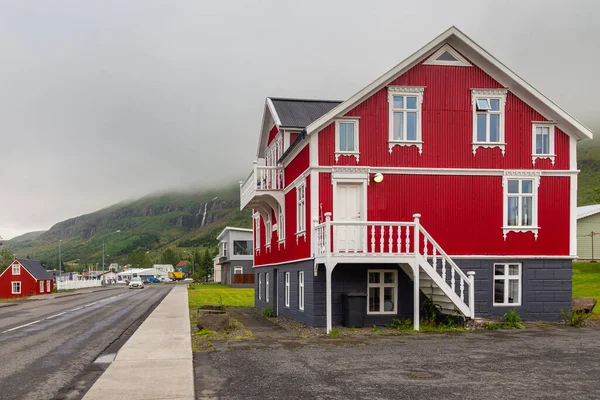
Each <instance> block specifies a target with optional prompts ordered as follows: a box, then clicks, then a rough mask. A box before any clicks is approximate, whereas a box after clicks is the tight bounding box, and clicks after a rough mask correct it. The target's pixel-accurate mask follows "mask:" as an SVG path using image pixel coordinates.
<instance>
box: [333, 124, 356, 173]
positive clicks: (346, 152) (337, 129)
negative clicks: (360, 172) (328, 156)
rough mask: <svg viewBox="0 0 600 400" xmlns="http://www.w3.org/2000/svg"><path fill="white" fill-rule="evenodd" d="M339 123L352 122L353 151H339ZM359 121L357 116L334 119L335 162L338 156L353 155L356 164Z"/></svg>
mask: <svg viewBox="0 0 600 400" xmlns="http://www.w3.org/2000/svg"><path fill="white" fill-rule="evenodd" d="M340 123H345V124H354V148H355V149H356V150H354V151H341V150H340V136H339V133H340ZM358 125H359V123H358V118H350V117H344V118H338V119H336V120H335V161H336V162H337V161H338V159H339V158H340V156H353V157H354V158H355V159H356V163H357V164H358V161H359V158H360V150H359V149H360V147H359V137H360V135H359V132H358V130H359V126H358Z"/></svg>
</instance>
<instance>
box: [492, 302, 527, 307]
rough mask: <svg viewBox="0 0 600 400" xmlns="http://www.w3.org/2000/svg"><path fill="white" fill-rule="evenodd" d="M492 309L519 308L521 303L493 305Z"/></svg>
mask: <svg viewBox="0 0 600 400" xmlns="http://www.w3.org/2000/svg"><path fill="white" fill-rule="evenodd" d="M493 307H521V303H494V304H493Z"/></svg>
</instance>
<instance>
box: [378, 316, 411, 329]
mask: <svg viewBox="0 0 600 400" xmlns="http://www.w3.org/2000/svg"><path fill="white" fill-rule="evenodd" d="M385 327H386V328H391V329H396V330H399V331H410V330H412V329H413V322H412V320H411V319H410V318H408V319H404V320H400V319H398V318H394V319H392V323H391V324H388V325H386V326H385Z"/></svg>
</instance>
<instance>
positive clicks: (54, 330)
mask: <svg viewBox="0 0 600 400" xmlns="http://www.w3.org/2000/svg"><path fill="white" fill-rule="evenodd" d="M170 289H171V287H170V286H151V287H146V288H145V289H143V290H128V289H125V288H123V289H114V290H105V291H99V292H95V293H86V294H81V295H76V296H68V297H61V298H55V299H49V300H37V301H27V302H24V303H23V304H19V305H17V306H12V307H2V308H0V360H1V362H0V388H1V389H0V390H1V393H0V398H1V399H3V400H4V399H6V400H8V399H24V400H25V399H52V398H55V397H58V398H80V397H81V396H82V395H83V394H84V393H85V390H86V389H87V388H88V387H89V386H91V384H92V383H93V380H94V379H96V378H97V377H98V376H99V375H100V374H101V371H102V370H103V368H95V369H94V368H92V367H93V366H94V365H98V364H94V360H96V358H97V357H98V356H99V355H100V354H106V353H107V352H114V351H116V348H117V347H120V345H122V344H123V343H124V341H125V340H126V337H127V336H129V335H131V334H132V333H133V332H132V331H134V330H135V328H137V326H138V325H139V324H140V323H141V322H142V321H143V319H144V318H145V317H146V316H147V315H148V314H149V312H150V311H151V310H152V309H153V308H154V307H155V306H156V305H157V304H158V303H159V302H160V300H162V299H163V298H164V296H166V294H167V293H168V291H169V290H170ZM90 368H91V369H92V372H90ZM104 368H105V367H104ZM94 370H95V371H96V372H95V373H94V372H93V371H94Z"/></svg>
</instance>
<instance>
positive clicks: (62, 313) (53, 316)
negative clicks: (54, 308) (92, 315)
mask: <svg viewBox="0 0 600 400" xmlns="http://www.w3.org/2000/svg"><path fill="white" fill-rule="evenodd" d="M66 313H67V312H66V311H65V312H61V313H58V314H54V315H51V316H49V317H46V318H44V319H52V318H56V317H58V316H61V315H64V314H66Z"/></svg>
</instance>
